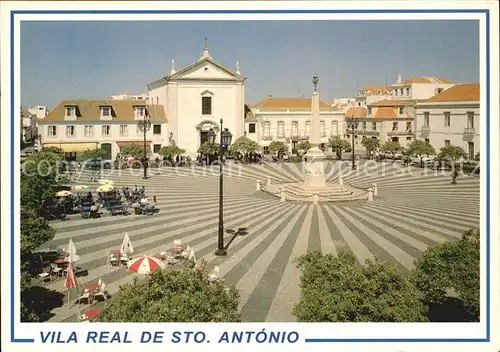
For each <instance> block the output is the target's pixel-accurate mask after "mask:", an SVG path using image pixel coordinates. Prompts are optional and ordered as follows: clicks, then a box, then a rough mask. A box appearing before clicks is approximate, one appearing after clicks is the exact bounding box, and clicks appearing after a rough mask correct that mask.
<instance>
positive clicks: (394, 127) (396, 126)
mask: <svg viewBox="0 0 500 352" xmlns="http://www.w3.org/2000/svg"><path fill="white" fill-rule="evenodd" d="M397 130H398V123H397V122H393V123H392V132H395V131H397Z"/></svg>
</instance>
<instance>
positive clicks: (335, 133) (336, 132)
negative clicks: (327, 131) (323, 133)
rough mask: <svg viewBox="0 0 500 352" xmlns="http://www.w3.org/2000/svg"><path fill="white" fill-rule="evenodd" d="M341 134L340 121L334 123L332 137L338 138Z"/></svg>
mask: <svg viewBox="0 0 500 352" xmlns="http://www.w3.org/2000/svg"><path fill="white" fill-rule="evenodd" d="M338 134H339V123H338V121H332V136H338Z"/></svg>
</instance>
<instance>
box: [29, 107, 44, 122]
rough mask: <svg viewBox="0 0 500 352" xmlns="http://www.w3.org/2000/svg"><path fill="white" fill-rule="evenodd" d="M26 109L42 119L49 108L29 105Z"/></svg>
mask: <svg viewBox="0 0 500 352" xmlns="http://www.w3.org/2000/svg"><path fill="white" fill-rule="evenodd" d="M27 110H28V111H29V112H30V113H31V114H32V115H35V116H36V118H37V119H43V118H44V117H45V116H47V114H48V113H49V109H47V107H46V106H44V105H37V106H30V107H29V108H28V109H27Z"/></svg>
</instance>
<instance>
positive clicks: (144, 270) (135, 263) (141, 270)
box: [128, 255, 165, 274]
mask: <svg viewBox="0 0 500 352" xmlns="http://www.w3.org/2000/svg"><path fill="white" fill-rule="evenodd" d="M163 268H165V263H163V262H162V261H161V260H160V259H157V258H154V257H149V256H147V255H145V256H143V257H139V258H135V259H132V260H131V261H130V263H129V265H128V270H130V271H133V272H134V273H137V274H149V273H152V272H153V271H155V270H157V269H163Z"/></svg>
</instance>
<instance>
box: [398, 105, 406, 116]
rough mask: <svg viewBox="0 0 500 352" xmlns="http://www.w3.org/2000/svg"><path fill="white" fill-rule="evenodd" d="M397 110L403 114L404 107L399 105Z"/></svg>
mask: <svg viewBox="0 0 500 352" xmlns="http://www.w3.org/2000/svg"><path fill="white" fill-rule="evenodd" d="M398 111H399V115H403V114H404V112H405V108H404V107H402V106H400V107H399V109H398Z"/></svg>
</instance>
